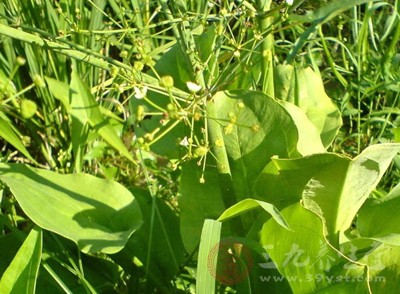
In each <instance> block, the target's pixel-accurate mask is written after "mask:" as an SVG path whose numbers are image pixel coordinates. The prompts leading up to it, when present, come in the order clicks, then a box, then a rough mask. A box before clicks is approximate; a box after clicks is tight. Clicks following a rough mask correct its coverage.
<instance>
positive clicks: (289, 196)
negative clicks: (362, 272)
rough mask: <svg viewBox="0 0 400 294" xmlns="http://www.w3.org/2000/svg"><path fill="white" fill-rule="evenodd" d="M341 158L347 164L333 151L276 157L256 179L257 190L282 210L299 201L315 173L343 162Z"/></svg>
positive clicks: (345, 159) (258, 193) (262, 197)
mask: <svg viewBox="0 0 400 294" xmlns="http://www.w3.org/2000/svg"><path fill="white" fill-rule="evenodd" d="M342 161H343V164H344V165H347V162H348V161H349V159H348V158H346V157H343V156H340V155H336V154H332V153H324V154H314V155H312V156H306V157H302V158H297V159H283V158H282V159H281V158H277V157H273V158H272V160H271V162H270V163H268V165H267V166H266V167H265V168H264V170H263V171H262V173H261V174H260V176H259V177H258V179H257V182H256V185H255V190H256V193H257V195H258V197H260V198H261V199H263V200H265V201H267V202H269V203H272V204H274V205H275V206H276V207H277V208H278V209H283V208H284V207H287V206H289V205H291V204H294V203H296V202H299V201H300V199H301V197H302V193H303V189H304V187H305V186H306V184H307V183H308V181H309V180H310V179H311V178H312V176H313V175H314V174H317V173H319V172H320V171H321V170H323V169H326V168H328V167H329V166H330V165H335V164H339V165H340V162H342ZM338 162H339V163H338Z"/></svg>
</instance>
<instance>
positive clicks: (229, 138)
mask: <svg viewBox="0 0 400 294" xmlns="http://www.w3.org/2000/svg"><path fill="white" fill-rule="evenodd" d="M213 101H214V106H215V115H212V117H213V120H214V121H215V122H216V123H217V124H218V125H219V126H220V128H221V133H222V135H221V136H222V138H220V139H223V140H220V141H221V142H217V141H218V139H215V141H216V142H211V144H212V145H218V143H219V144H220V145H221V143H222V146H224V147H225V149H226V153H227V155H228V157H229V167H230V171H231V174H232V179H233V185H234V190H235V197H236V199H235V201H240V200H243V199H246V198H249V197H250V196H252V195H253V189H254V187H253V186H254V184H255V181H256V179H257V177H258V175H259V174H260V173H261V171H262V169H263V168H264V167H265V165H266V164H267V163H268V162H269V161H270V160H271V157H272V156H279V157H284V158H288V157H289V158H290V157H299V156H300V155H301V154H300V152H299V149H301V150H302V151H303V152H304V153H305V154H309V153H312V152H313V151H315V150H318V147H311V146H322V145H321V142H320V141H321V140H320V138H319V135H318V134H316V133H314V135H316V136H314V137H312V134H310V133H307V135H309V136H308V138H307V144H305V145H303V146H299V143H305V142H306V140H301V141H300V140H299V137H302V136H304V135H305V134H303V133H302V130H303V128H301V129H298V128H297V126H296V123H295V120H294V119H293V118H292V116H291V115H290V113H289V112H288V111H287V110H286V109H285V108H284V107H283V106H282V105H281V104H280V103H279V102H277V101H276V100H274V99H272V98H270V97H268V96H267V95H266V94H264V93H262V92H257V91H244V90H237V91H224V92H217V93H216V94H215V95H214V97H213ZM293 112H296V111H293ZM214 117H215V119H214ZM320 151H321V152H323V151H324V149H323V148H322V149H321V150H320ZM232 196H233V195H232ZM254 217H255V216H254V215H245V216H244V217H242V221H243V222H244V226H245V228H248V227H249V226H252V224H253V221H254Z"/></svg>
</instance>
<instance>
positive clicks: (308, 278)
mask: <svg viewBox="0 0 400 294" xmlns="http://www.w3.org/2000/svg"><path fill="white" fill-rule="evenodd" d="M281 213H282V216H283V217H284V218H285V219H286V221H287V223H288V225H289V226H290V228H291V230H286V229H285V228H283V227H282V226H280V225H279V224H277V223H276V222H275V221H273V220H272V219H270V220H269V221H267V222H266V223H265V224H264V226H263V228H262V231H261V243H262V245H263V246H264V248H265V249H266V250H267V252H268V255H267V256H266V257H267V260H266V262H264V263H263V264H260V266H261V267H263V268H265V269H266V270H267V269H270V268H277V269H278V270H279V272H280V273H281V274H282V275H283V276H284V277H285V278H286V279H287V281H288V282H289V284H290V287H291V288H292V291H293V293H295V294H296V293H315V292H316V291H317V290H320V289H324V288H326V287H328V286H329V284H330V283H329V279H328V278H329V277H331V276H332V274H331V273H330V271H331V270H332V268H334V266H335V265H337V264H342V263H344V262H345V261H346V260H345V259H343V258H342V257H341V256H340V254H338V252H337V251H336V250H334V249H332V248H331V246H330V245H329V244H328V243H327V242H326V239H325V237H324V233H323V232H324V228H323V223H322V220H321V219H320V218H319V217H318V216H317V215H315V214H314V213H312V212H311V211H308V210H307V209H305V208H304V207H302V206H301V205H300V204H298V203H297V204H293V205H291V206H289V207H287V208H286V209H284V210H283V211H282V212H281ZM270 259H272V261H271V260H270ZM271 278H272V277H271ZM277 283H279V281H277Z"/></svg>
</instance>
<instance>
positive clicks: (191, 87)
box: [186, 81, 201, 94]
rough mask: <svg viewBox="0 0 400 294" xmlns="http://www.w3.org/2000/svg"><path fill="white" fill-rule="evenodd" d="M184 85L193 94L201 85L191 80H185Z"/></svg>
mask: <svg viewBox="0 0 400 294" xmlns="http://www.w3.org/2000/svg"><path fill="white" fill-rule="evenodd" d="M186 86H187V87H188V89H189V91H190V92H192V93H193V94H195V93H197V92H199V91H200V90H201V86H200V85H198V84H196V83H193V82H190V81H189V82H186Z"/></svg>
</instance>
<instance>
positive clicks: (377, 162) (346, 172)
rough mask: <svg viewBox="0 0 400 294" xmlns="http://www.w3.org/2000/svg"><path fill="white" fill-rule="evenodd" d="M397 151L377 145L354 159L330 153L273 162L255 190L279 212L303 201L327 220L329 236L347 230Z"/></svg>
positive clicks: (390, 147) (263, 173)
mask: <svg viewBox="0 0 400 294" xmlns="http://www.w3.org/2000/svg"><path fill="white" fill-rule="evenodd" d="M399 150H400V144H379V145H373V146H370V147H368V148H367V149H365V150H364V151H363V152H362V153H361V154H360V155H359V156H357V157H356V158H354V159H353V160H351V159H349V158H346V157H343V156H340V155H336V154H330V153H327V154H315V155H311V156H307V157H304V158H300V159H273V161H272V162H271V163H270V164H268V165H267V166H266V167H265V169H264V171H263V172H262V173H261V175H260V177H259V179H258V181H257V184H256V191H257V194H258V195H259V197H261V198H262V199H263V200H265V201H267V202H270V203H272V204H274V205H275V206H277V207H278V209H280V208H282V207H285V206H286V205H288V204H291V203H295V202H297V201H299V200H300V199H301V198H302V199H303V201H304V206H305V207H306V208H308V209H310V210H312V211H313V212H315V213H317V214H318V215H320V216H321V217H322V218H323V219H324V220H325V221H326V227H327V230H328V233H329V234H337V233H338V232H339V231H344V230H346V229H347V228H349V227H350V225H351V222H352V221H353V219H354V217H355V215H356V214H357V212H358V210H359V209H360V207H361V206H362V204H363V203H364V202H365V200H366V199H367V198H368V196H369V194H370V193H371V192H372V190H373V189H374V188H375V187H376V185H377V184H378V182H379V180H380V179H381V177H382V176H383V173H384V172H385V170H386V169H387V167H388V165H389V164H390V162H391V160H392V159H393V157H394V156H395V155H396V154H397V152H398V151H399Z"/></svg>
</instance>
